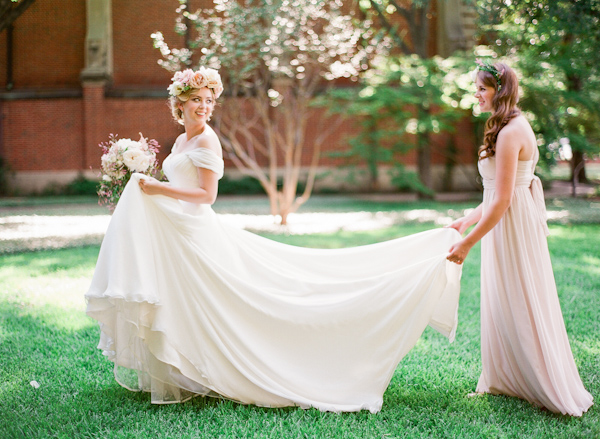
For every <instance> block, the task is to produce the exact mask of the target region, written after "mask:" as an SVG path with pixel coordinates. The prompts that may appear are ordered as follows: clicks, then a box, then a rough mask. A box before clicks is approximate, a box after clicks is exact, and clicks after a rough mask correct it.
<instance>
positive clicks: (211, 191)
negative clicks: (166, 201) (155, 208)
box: [140, 168, 219, 204]
mask: <svg viewBox="0 0 600 439" xmlns="http://www.w3.org/2000/svg"><path fill="white" fill-rule="evenodd" d="M197 169H198V179H199V181H200V187H199V188H180V187H174V186H171V185H169V184H166V183H162V182H160V181H158V180H155V179H140V188H141V189H142V191H144V193H146V194H148V195H165V196H167V197H171V198H176V199H178V200H182V201H188V202H190V203H196V204H213V203H214V202H215V200H216V199H217V192H218V188H219V178H218V176H217V174H216V173H214V172H213V171H210V170H208V169H205V168H197Z"/></svg>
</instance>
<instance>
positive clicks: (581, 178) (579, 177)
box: [571, 151, 589, 183]
mask: <svg viewBox="0 0 600 439" xmlns="http://www.w3.org/2000/svg"><path fill="white" fill-rule="evenodd" d="M571 181H573V182H575V181H577V182H578V183H589V180H588V178H587V175H586V173H585V159H584V158H583V153H582V152H581V151H573V158H572V159H571Z"/></svg>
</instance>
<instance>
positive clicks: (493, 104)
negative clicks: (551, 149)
mask: <svg viewBox="0 0 600 439" xmlns="http://www.w3.org/2000/svg"><path fill="white" fill-rule="evenodd" d="M477 62H478V65H479V68H478V72H477V76H476V86H477V92H476V93H475V97H476V98H477V99H478V100H479V105H480V108H481V111H483V112H490V113H491V116H490V117H489V119H488V120H487V122H486V125H485V135H484V144H483V145H482V146H481V148H480V150H479V162H478V167H479V172H480V174H481V175H482V177H483V186H484V195H483V202H482V203H481V204H480V205H479V206H478V207H477V208H476V209H475V210H474V211H472V212H471V213H470V214H468V215H467V216H465V217H463V218H460V219H458V220H456V221H454V222H453V223H452V224H451V225H450V226H449V227H451V228H454V229H456V230H457V231H458V232H460V233H461V234H462V233H464V232H465V230H467V228H469V227H470V226H471V225H473V224H477V225H476V226H475V227H474V228H473V230H471V232H469V233H468V234H467V235H466V237H464V238H463V239H462V240H461V241H459V242H458V243H456V244H455V245H453V246H452V247H451V248H450V254H449V255H448V260H450V261H452V262H455V263H457V264H462V263H463V262H464V260H465V258H466V257H467V254H468V253H469V251H470V250H471V248H472V247H473V246H474V245H475V244H476V243H477V242H478V241H479V240H482V244H481V361H482V372H481V377H480V378H479V383H478V384H477V390H476V394H483V393H491V394H503V395H509V396H515V397H518V398H522V399H525V400H527V401H529V402H531V403H533V404H535V405H537V406H540V407H545V408H547V409H548V410H550V411H552V412H556V413H563V414H568V415H572V416H581V415H582V414H583V413H584V412H586V411H587V410H588V408H589V407H590V406H591V405H592V404H593V398H592V396H591V395H590V394H589V393H588V392H587V391H586V390H585V388H584V386H583V384H582V382H581V379H580V377H579V373H578V371H577V367H576V365H575V362H574V360H573V354H572V353H571V347H570V345H569V340H568V338H567V333H566V330H565V325H564V321H563V317H562V313H561V309H560V304H559V301H558V295H557V291H556V284H555V281H554V274H553V272H552V264H551V261H550V255H549V251H548V244H547V240H546V236H547V235H548V228H547V226H546V210H545V205H544V197H543V191H542V186H541V182H540V180H539V178H538V177H536V176H535V175H534V174H533V171H534V169H535V165H536V163H537V160H538V158H539V152H538V149H537V143H536V138H535V135H534V133H533V130H532V129H531V126H530V125H529V123H528V122H527V120H526V119H525V117H524V116H523V115H522V114H521V111H520V110H519V108H518V107H517V102H518V82H517V77H516V75H515V73H514V71H513V70H512V69H511V68H510V67H508V66H507V65H506V64H503V63H496V64H493V65H492V64H488V63H483V62H481V61H479V60H478V61H477ZM472 395H474V394H472Z"/></svg>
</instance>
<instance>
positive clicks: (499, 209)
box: [447, 128, 521, 264]
mask: <svg viewBox="0 0 600 439" xmlns="http://www.w3.org/2000/svg"><path fill="white" fill-rule="evenodd" d="M518 134H519V132H518V131H517V132H516V133H515V132H513V130H507V129H506V128H505V129H503V130H502V131H500V133H499V134H498V140H497V142H496V155H495V157H496V193H495V196H494V200H493V201H492V202H491V204H490V206H489V208H487V209H486V211H485V214H482V215H481V219H480V220H479V222H478V223H477V225H476V226H475V227H474V228H473V230H471V232H469V234H468V235H467V236H465V237H464V238H463V239H462V240H461V241H459V242H457V243H456V244H454V245H453V246H452V247H450V254H449V255H448V257H447V259H448V260H450V261H452V262H456V263H458V264H462V263H463V261H464V260H465V258H466V257H467V254H468V253H469V251H470V250H471V248H473V246H474V245H475V244H477V242H479V241H480V240H481V238H483V237H484V236H485V235H486V233H488V232H489V231H490V230H492V229H493V228H494V226H495V225H496V224H498V222H499V221H500V219H501V218H502V216H504V213H505V212H506V210H507V209H508V207H509V206H510V201H511V200H512V196H513V192H514V188H515V179H516V176H517V163H518V160H519V151H520V149H521V145H520V142H519V138H518ZM480 213H481V211H480ZM465 230H466V228H465Z"/></svg>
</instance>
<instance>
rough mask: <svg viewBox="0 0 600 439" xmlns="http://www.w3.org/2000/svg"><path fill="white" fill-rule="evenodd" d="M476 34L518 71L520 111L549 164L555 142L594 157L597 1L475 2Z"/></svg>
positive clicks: (599, 123)
mask: <svg viewBox="0 0 600 439" xmlns="http://www.w3.org/2000/svg"><path fill="white" fill-rule="evenodd" d="M477 4H478V6H479V8H480V12H481V13H480V17H481V21H482V23H481V32H482V35H483V37H484V38H486V39H487V40H488V41H490V42H493V45H492V46H491V47H492V48H493V50H494V51H496V52H497V53H498V54H499V55H500V56H507V57H509V59H511V60H513V61H512V63H513V64H514V66H515V67H516V68H517V69H518V70H519V71H520V73H521V78H520V84H521V87H522V89H523V98H522V99H521V101H520V105H521V107H522V109H523V110H525V111H526V112H528V117H529V119H530V121H531V122H532V125H533V127H534V129H535V131H536V133H538V135H539V136H538V141H539V143H540V145H541V146H542V148H543V149H544V150H545V154H543V155H542V158H543V159H545V160H546V161H547V162H548V163H549V164H552V163H553V161H554V160H555V159H556V158H557V156H558V152H559V148H558V147H559V143H558V141H559V139H561V138H568V139H569V143H570V145H571V147H572V149H573V150H574V151H579V152H581V153H585V154H587V155H588V156H590V157H592V156H595V155H598V154H599V153H600V65H599V64H598V61H597V60H598V53H600V33H599V32H598V28H599V26H600V1H598V0H578V1H570V0H536V1H533V0H512V1H511V2H508V3H505V4H502V5H500V4H499V3H498V2H495V1H493V0H479V1H478V2H477Z"/></svg>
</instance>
